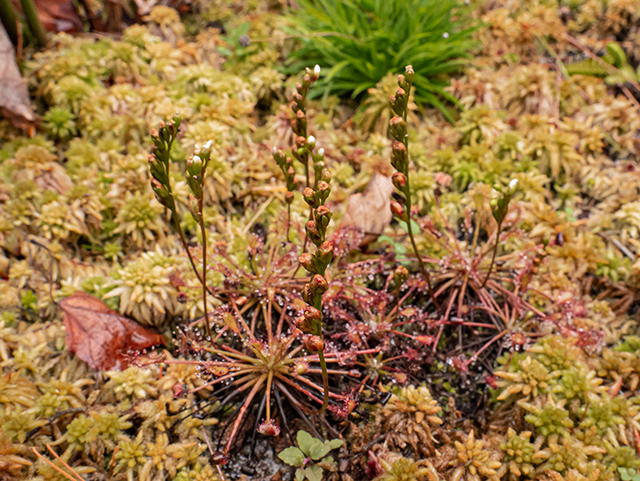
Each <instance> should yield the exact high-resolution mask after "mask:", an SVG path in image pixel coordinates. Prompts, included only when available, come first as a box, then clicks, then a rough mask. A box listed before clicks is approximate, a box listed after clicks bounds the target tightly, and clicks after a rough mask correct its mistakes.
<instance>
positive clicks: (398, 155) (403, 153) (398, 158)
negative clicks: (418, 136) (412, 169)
mask: <svg viewBox="0 0 640 481" xmlns="http://www.w3.org/2000/svg"><path fill="white" fill-rule="evenodd" d="M391 165H393V168H394V169H396V170H398V171H400V172H405V171H406V169H407V167H408V165H407V148H406V147H405V145H404V144H403V143H402V142H398V141H396V142H394V143H393V145H392V146H391Z"/></svg>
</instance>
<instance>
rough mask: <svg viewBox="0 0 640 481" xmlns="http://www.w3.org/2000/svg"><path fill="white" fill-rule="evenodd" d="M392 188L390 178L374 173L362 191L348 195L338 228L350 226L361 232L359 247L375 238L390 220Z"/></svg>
mask: <svg viewBox="0 0 640 481" xmlns="http://www.w3.org/2000/svg"><path fill="white" fill-rule="evenodd" d="M393 189H394V187H393V184H392V182H391V178H389V177H386V176H384V175H381V174H378V173H376V174H374V175H373V178H372V179H371V182H369V185H368V186H367V190H365V191H364V193H362V194H353V195H351V196H350V197H349V204H348V205H347V212H346V213H345V214H344V217H343V218H342V222H341V223H340V227H339V230H342V229H344V228H346V227H350V228H355V229H356V230H359V231H361V232H363V233H364V234H365V235H364V238H363V239H362V240H361V242H360V247H362V246H365V245H367V244H369V243H370V242H373V241H374V240H376V239H377V238H378V236H379V235H380V234H382V232H383V231H384V229H385V227H387V226H388V225H389V223H390V222H391V218H392V215H391V210H390V209H389V203H390V202H391V194H392V192H393Z"/></svg>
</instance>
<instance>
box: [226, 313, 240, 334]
mask: <svg viewBox="0 0 640 481" xmlns="http://www.w3.org/2000/svg"><path fill="white" fill-rule="evenodd" d="M222 320H223V321H224V323H225V325H226V326H227V327H228V328H229V329H231V330H232V331H233V332H235V333H236V334H240V329H239V328H238V324H237V323H236V319H235V317H233V314H231V313H230V312H225V313H224V314H223V315H222Z"/></svg>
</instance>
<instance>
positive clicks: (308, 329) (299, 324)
mask: <svg viewBox="0 0 640 481" xmlns="http://www.w3.org/2000/svg"><path fill="white" fill-rule="evenodd" d="M293 324H294V325H295V326H296V328H297V329H299V330H300V331H301V332H304V333H305V334H312V333H313V323H312V322H311V321H310V320H309V319H307V318H306V317H305V316H299V317H297V318H296V320H295V321H293Z"/></svg>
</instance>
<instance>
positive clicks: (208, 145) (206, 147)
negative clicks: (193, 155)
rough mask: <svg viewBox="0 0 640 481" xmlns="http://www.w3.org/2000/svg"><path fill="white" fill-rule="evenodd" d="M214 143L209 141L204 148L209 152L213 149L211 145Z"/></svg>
mask: <svg viewBox="0 0 640 481" xmlns="http://www.w3.org/2000/svg"><path fill="white" fill-rule="evenodd" d="M212 143H213V141H212V140H209V141H207V143H206V144H204V148H205V150H209V149H210V148H211V144H212Z"/></svg>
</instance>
